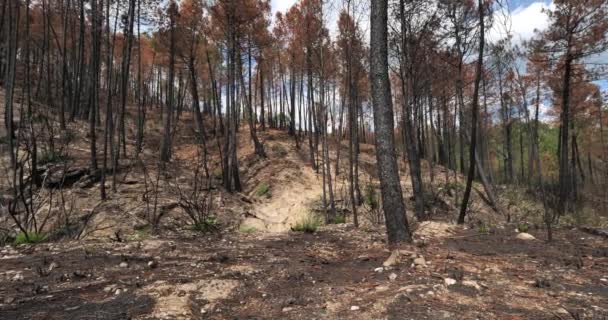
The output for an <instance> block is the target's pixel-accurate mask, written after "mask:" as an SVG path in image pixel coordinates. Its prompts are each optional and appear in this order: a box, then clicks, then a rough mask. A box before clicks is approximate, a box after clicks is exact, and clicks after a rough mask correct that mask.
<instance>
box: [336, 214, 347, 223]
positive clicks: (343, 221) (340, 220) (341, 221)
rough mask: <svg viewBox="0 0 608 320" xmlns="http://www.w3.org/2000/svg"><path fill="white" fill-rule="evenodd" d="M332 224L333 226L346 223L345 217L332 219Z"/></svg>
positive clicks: (339, 216)
mask: <svg viewBox="0 0 608 320" xmlns="http://www.w3.org/2000/svg"><path fill="white" fill-rule="evenodd" d="M333 223H335V224H340V223H346V217H345V216H342V215H338V216H336V217H335V218H334V221H333Z"/></svg>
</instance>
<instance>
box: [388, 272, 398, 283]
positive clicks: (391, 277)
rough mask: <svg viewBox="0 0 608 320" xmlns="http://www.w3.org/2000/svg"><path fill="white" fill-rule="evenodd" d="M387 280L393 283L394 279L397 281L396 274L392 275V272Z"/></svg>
mask: <svg viewBox="0 0 608 320" xmlns="http://www.w3.org/2000/svg"><path fill="white" fill-rule="evenodd" d="M388 279H389V280H390V281H395V279H397V274H396V273H394V272H393V273H391V274H390V275H389V276H388Z"/></svg>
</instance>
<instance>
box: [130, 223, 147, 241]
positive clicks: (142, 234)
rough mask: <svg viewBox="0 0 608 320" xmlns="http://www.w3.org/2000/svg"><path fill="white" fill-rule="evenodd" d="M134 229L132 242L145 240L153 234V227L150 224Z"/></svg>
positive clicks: (131, 236)
mask: <svg viewBox="0 0 608 320" xmlns="http://www.w3.org/2000/svg"><path fill="white" fill-rule="evenodd" d="M134 229H135V232H134V233H133V234H132V235H130V236H129V240H131V241H135V240H141V239H145V238H147V237H148V236H149V235H150V233H151V232H152V227H151V226H150V225H149V224H146V225H142V226H137V227H136V228H134Z"/></svg>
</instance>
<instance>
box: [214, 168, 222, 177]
mask: <svg viewBox="0 0 608 320" xmlns="http://www.w3.org/2000/svg"><path fill="white" fill-rule="evenodd" d="M211 174H212V175H213V177H214V178H216V179H221V178H222V176H223V174H224V173H223V172H222V169H221V168H217V169H215V170H213V172H212V173H211Z"/></svg>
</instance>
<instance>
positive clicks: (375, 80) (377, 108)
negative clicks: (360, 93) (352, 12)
mask: <svg viewBox="0 0 608 320" xmlns="http://www.w3.org/2000/svg"><path fill="white" fill-rule="evenodd" d="M387 20H388V1H387V0H374V1H372V3H371V41H370V44H371V45H370V62H371V65H370V67H371V70H370V78H371V79H370V82H371V84H372V104H373V109H374V129H375V131H376V134H375V138H376V141H375V142H376V159H377V166H378V176H379V178H380V188H381V192H382V208H383V210H384V217H385V222H386V230H387V234H388V242H389V244H392V245H394V244H398V243H401V242H410V241H411V234H410V231H409V226H408V223H407V217H406V215H405V206H404V204H403V193H402V192H401V184H400V181H399V171H398V167H397V158H396V157H397V155H396V153H395V137H394V135H393V130H394V119H393V103H392V98H391V88H390V82H389V78H388V45H387V34H388V27H387Z"/></svg>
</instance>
